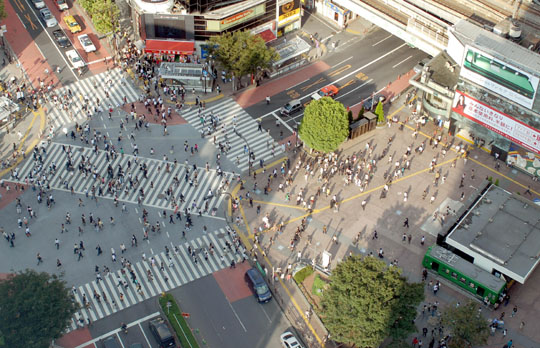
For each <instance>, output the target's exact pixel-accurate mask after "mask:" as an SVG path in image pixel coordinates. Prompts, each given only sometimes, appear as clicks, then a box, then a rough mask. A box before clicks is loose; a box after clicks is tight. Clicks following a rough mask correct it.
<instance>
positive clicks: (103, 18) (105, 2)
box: [80, 0, 120, 34]
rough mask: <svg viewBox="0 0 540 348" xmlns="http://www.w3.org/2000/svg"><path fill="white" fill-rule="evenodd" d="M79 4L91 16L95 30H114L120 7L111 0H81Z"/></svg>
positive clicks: (106, 31) (105, 32) (104, 31)
mask: <svg viewBox="0 0 540 348" xmlns="http://www.w3.org/2000/svg"><path fill="white" fill-rule="evenodd" d="M80 4H81V6H82V7H83V8H84V9H85V11H86V12H87V13H88V15H89V16H90V18H92V23H93V24H94V27H95V28H96V30H97V31H98V32H100V33H102V34H107V33H110V32H113V31H116V30H117V28H118V18H119V17H120V9H119V8H118V5H116V3H114V2H113V1H111V0H81V2H80Z"/></svg>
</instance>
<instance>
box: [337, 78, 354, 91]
mask: <svg viewBox="0 0 540 348" xmlns="http://www.w3.org/2000/svg"><path fill="white" fill-rule="evenodd" d="M355 83H356V80H354V79H353V80H350V81H348V82H347V83H345V84H344V85H343V86H341V87H339V89H342V88H345V87H347V86H350V85H352V84H355Z"/></svg>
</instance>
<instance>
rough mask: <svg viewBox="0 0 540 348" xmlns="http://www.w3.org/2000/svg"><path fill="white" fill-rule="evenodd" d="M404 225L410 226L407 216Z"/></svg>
mask: <svg viewBox="0 0 540 348" xmlns="http://www.w3.org/2000/svg"><path fill="white" fill-rule="evenodd" d="M403 227H407V228H409V218H405V221H404V222H403Z"/></svg>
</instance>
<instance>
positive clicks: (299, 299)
mask: <svg viewBox="0 0 540 348" xmlns="http://www.w3.org/2000/svg"><path fill="white" fill-rule="evenodd" d="M402 79H403V80H402V81H405V79H406V80H408V77H405V76H404V77H402ZM402 81H398V82H396V83H392V84H391V85H390V86H389V91H390V93H395V94H396V95H397V94H399V93H400V90H403V88H404V87H405V84H404V83H402ZM400 86H401V87H400ZM409 114H410V110H409V109H408V108H407V107H405V106H404V96H402V97H401V98H398V99H396V100H394V102H393V103H392V104H391V105H389V106H388V110H387V117H389V118H392V117H393V116H394V115H396V116H397V117H398V118H399V119H401V120H405V119H406V117H407V116H409ZM413 130H414V128H413V127H412V126H411V125H406V126H405V128H404V129H403V130H398V126H397V125H391V127H386V126H385V127H383V128H378V129H377V130H375V131H373V132H371V133H367V134H365V135H364V136H361V137H359V138H357V139H354V140H352V141H348V142H346V143H344V144H343V146H342V148H341V153H340V155H341V156H352V155H354V154H356V155H358V154H359V153H360V152H361V151H362V150H363V149H364V145H365V143H366V142H370V143H371V145H372V146H374V148H375V149H376V150H375V154H380V152H381V151H382V149H383V148H384V147H386V146H387V145H388V143H387V139H389V138H391V137H392V138H393V139H394V140H393V142H392V146H391V147H390V152H389V154H391V155H395V156H396V158H399V157H400V154H401V153H404V152H405V150H406V147H407V146H411V142H412V143H413V145H412V146H411V147H412V148H414V143H416V144H417V145H418V144H419V143H420V142H422V141H425V140H426V139H427V138H428V137H430V136H432V134H433V132H434V130H435V125H434V124H432V123H428V124H426V125H425V126H423V127H422V128H421V133H420V134H419V136H418V139H416V140H415V139H414V138H413V137H411V135H412V132H413ZM445 135H446V133H445ZM447 141H454V142H455V144H459V143H465V142H466V141H465V140H463V139H460V138H455V139H453V138H450V139H448V140H447ZM424 152H425V154H423V155H418V154H417V155H414V156H412V157H413V159H412V162H411V169H410V170H409V171H406V172H405V175H404V177H402V178H398V179H394V181H393V183H392V185H391V188H390V190H389V193H388V195H387V198H385V199H381V198H379V197H380V192H381V190H382V186H383V185H384V183H385V179H384V178H383V175H382V172H383V171H385V170H387V168H388V167H393V162H392V163H390V164H388V163H387V157H388V155H387V156H385V157H384V158H383V159H379V161H378V166H377V171H378V172H377V173H376V175H375V176H374V177H373V178H372V182H371V183H370V184H369V186H368V188H367V189H366V190H364V191H361V190H359V188H358V187H356V186H354V184H352V185H350V186H349V187H347V186H344V184H343V180H342V176H339V175H338V176H337V177H336V178H332V179H331V180H330V184H329V185H330V187H331V193H330V196H329V197H324V196H325V195H324V194H322V195H321V196H320V197H316V201H315V205H314V212H313V213H312V214H308V213H307V212H306V209H305V208H303V207H302V205H295V204H294V197H295V196H296V194H297V193H298V190H299V189H300V188H305V189H307V190H306V191H305V193H304V197H305V199H306V200H307V199H308V198H309V197H310V196H316V192H315V191H316V190H317V187H320V186H321V185H322V182H318V181H317V179H316V175H315V177H313V178H312V177H308V178H307V180H305V177H304V170H302V169H301V170H300V172H299V173H296V174H295V175H294V178H293V184H292V186H291V187H289V188H287V189H286V190H287V192H290V201H285V200H284V197H285V192H278V187H277V183H276V182H275V181H278V183H279V182H281V178H279V179H271V180H272V181H271V189H272V191H271V192H270V193H269V194H268V195H265V194H263V193H262V192H261V190H260V189H257V190H253V187H254V184H255V183H257V184H258V187H264V186H265V185H266V182H267V180H268V175H269V174H270V173H271V172H272V170H273V169H274V168H276V169H277V170H278V175H279V165H280V164H281V162H278V161H276V162H277V163H276V162H275V163H274V164H272V165H269V166H268V167H267V168H266V172H265V173H262V172H261V171H262V169H258V174H257V178H256V179H254V177H253V176H251V177H248V178H245V183H244V187H245V189H244V190H242V191H239V192H233V195H235V196H239V195H242V196H243V197H244V199H243V200H242V201H241V208H240V212H239V214H241V216H242V217H243V218H244V223H245V226H244V225H242V226H237V228H238V229H239V231H240V232H241V233H243V234H244V236H243V240H244V241H245V240H249V244H250V245H251V244H253V243H254V242H255V235H254V233H253V232H254V231H256V230H258V229H259V228H262V229H261V231H262V233H260V234H259V233H258V235H259V236H258V237H257V239H258V243H257V244H256V245H257V246H256V247H255V249H256V250H257V253H258V254H259V257H258V259H259V261H260V262H261V263H263V264H264V265H265V266H266V267H267V269H268V270H270V271H271V270H272V267H274V268H276V267H281V268H282V269H286V268H287V265H288V264H290V263H292V264H293V269H294V265H295V264H296V263H297V253H298V252H300V253H301V257H302V260H308V262H309V260H311V259H315V260H318V258H319V257H320V255H321V253H322V251H323V250H326V251H328V252H329V253H330V254H331V255H332V257H331V266H330V268H331V269H332V268H334V267H335V266H336V265H337V263H339V262H341V260H343V259H344V258H345V257H346V256H347V255H349V253H353V254H356V253H362V254H364V255H367V254H369V253H370V252H373V253H375V254H376V253H377V251H378V250H379V248H383V249H384V252H385V260H387V262H390V261H393V260H395V261H396V262H399V266H400V267H401V268H402V269H403V274H404V275H405V276H406V277H407V278H408V279H409V280H410V281H420V280H421V270H422V266H421V260H422V258H423V256H424V253H425V252H426V249H427V247H428V246H430V245H433V244H435V242H436V238H435V237H434V236H431V235H429V234H427V233H425V232H424V231H422V230H421V226H422V225H423V224H424V222H425V221H427V220H428V219H430V218H431V217H432V215H433V212H434V211H435V210H436V209H438V208H439V205H441V204H443V201H444V200H445V199H447V198H449V199H451V200H454V201H458V202H459V197H460V194H461V192H462V191H463V192H464V194H465V197H469V196H470V195H472V194H474V193H476V189H475V186H478V185H479V184H480V182H482V181H483V180H484V179H485V177H488V176H492V177H493V178H494V180H496V179H499V180H500V186H501V187H502V188H504V189H506V190H508V191H510V192H521V193H523V192H524V191H525V189H526V188H527V186H528V185H530V186H531V191H533V196H534V197H538V196H540V193H539V192H540V183H538V182H533V181H532V179H531V178H530V177H529V176H527V175H525V174H524V173H521V172H517V171H515V170H512V169H511V168H507V167H506V166H502V167H501V168H500V170H498V171H497V170H495V168H494V167H493V166H492V165H491V163H493V158H492V157H491V156H490V155H489V154H488V153H486V152H484V151H483V150H481V149H473V150H472V151H471V154H470V156H469V161H468V162H465V161H464V160H462V159H460V160H458V162H457V166H456V167H455V168H452V167H451V162H453V160H454V158H456V156H458V154H456V153H454V152H453V151H450V153H449V154H448V155H447V156H446V158H442V159H439V161H440V163H439V164H438V165H437V166H438V168H440V169H442V171H443V175H445V176H447V178H448V180H447V181H446V183H444V184H439V185H438V186H437V187H434V186H433V185H432V184H431V183H432V181H433V174H431V173H428V171H427V170H426V168H428V167H429V162H430V160H431V159H432V158H434V157H436V156H437V154H438V153H439V152H440V149H434V148H432V147H428V148H426V150H425V151H424ZM287 156H288V161H289V163H290V168H291V169H293V168H294V167H295V165H296V163H297V161H298V159H299V154H294V153H293V152H288V153H287ZM342 158H343V157H342ZM472 168H474V169H475V171H476V178H475V179H474V180H471V179H470V178H469V176H468V179H467V184H466V185H465V187H464V188H462V189H458V188H457V185H458V184H459V180H460V177H461V174H462V173H469V172H470V171H471V169H472ZM287 169H288V168H286V170H287ZM426 185H429V186H431V189H432V191H430V195H434V196H435V197H436V199H435V202H434V204H430V200H429V199H427V200H422V199H420V198H421V197H420V196H421V194H422V191H423V190H424V188H425V186H426ZM433 190H436V191H435V192H434V191H433ZM247 191H250V192H251V195H252V198H253V201H254V202H253V204H254V206H253V208H251V207H250V206H249V204H248V201H247V200H246V199H245V195H246V192H247ZM403 192H408V193H409V195H408V200H405V201H404V199H403V197H404V194H403ZM334 194H335V195H337V197H338V201H339V202H341V204H340V208H339V211H336V210H333V209H330V207H329V205H328V204H329V200H330V197H331V196H332V195H334ZM527 198H530V199H532V198H533V197H527ZM362 200H366V201H367V207H366V210H367V211H366V212H365V213H364V212H363V211H359V209H358V207H359V205H360V202H361V201H362ZM258 206H259V207H260V212H259V213H258V212H257V210H258V209H259V208H257V207H258ZM256 208H257V209H256ZM265 214H268V216H269V220H270V224H271V226H277V225H278V224H280V223H282V224H284V229H283V232H282V233H279V232H276V230H275V229H274V228H271V229H264V228H263V227H262V226H263V222H262V217H263V216H265ZM304 217H305V218H308V221H307V228H306V231H305V232H303V233H302V238H301V240H300V242H298V243H297V244H296V245H297V246H296V248H295V249H294V250H289V248H288V246H289V245H290V240H291V239H292V238H293V236H294V234H295V231H296V227H297V226H298V225H299V224H300V220H301V219H303V218H304ZM406 217H408V218H410V221H412V222H411V228H410V229H406V230H404V228H402V224H403V220H404V219H405V218H406ZM323 226H327V229H328V233H327V234H324V233H323V232H322V228H323ZM374 230H377V232H378V238H377V239H374V238H372V236H373V231H374ZM405 231H406V232H407V233H408V234H410V235H411V236H412V243H403V242H402V238H401V236H402V233H404V232H405ZM334 235H335V236H336V237H337V240H338V243H334V242H333V240H332V237H333V236H334ZM357 236H359V239H358V242H356V238H357ZM422 236H424V237H425V245H421V244H420V239H421V237H422ZM270 238H272V239H273V242H270ZM261 250H264V254H266V256H263V254H261ZM538 273H539V272H538V271H537V272H536V274H538ZM533 278H536V280H533V279H531V280H530V284H527V285H525V286H519V285H517V286H515V287H514V288H513V289H512V291H511V294H512V296H514V291H515V293H519V297H517V296H516V299H515V300H513V301H512V302H511V305H514V304H515V305H517V306H518V307H519V308H520V309H519V312H518V315H519V316H518V319H517V320H515V321H514V322H511V323H509V324H508V327H507V328H508V330H509V335H510V334H511V335H512V337H514V342H515V343H516V347H523V348H525V347H527V348H529V347H530V346H529V343H530V342H540V332H538V330H536V329H534V328H532V327H531V326H535V325H536V320H535V318H536V316H537V314H536V313H537V309H538V308H536V307H537V306H536V305H535V303H538V302H539V301H540V298H539V296H540V295H539V294H538V293H535V291H534V289H535V288H536V287H537V286H538V283H539V282H540V275H539V276H536V277H533ZM277 289H278V290H277V291H278V293H279V295H278V296H279V297H280V298H282V299H283V301H284V304H285V312H286V313H287V314H288V315H290V314H291V313H289V310H292V311H293V313H294V315H295V316H296V318H293V319H292V320H291V322H292V323H293V325H294V326H296V327H299V328H300V330H301V331H302V332H303V333H304V334H305V333H308V335H307V336H308V337H315V335H313V334H311V333H310V332H312V331H314V332H315V333H316V336H317V337H318V338H320V339H322V338H324V337H325V335H326V331H325V328H324V326H323V325H322V324H320V322H319V321H318V320H314V317H315V315H314V317H312V318H311V320H309V321H308V320H307V318H306V317H305V315H304V312H305V311H306V310H307V309H308V308H309V307H310V306H309V304H308V302H307V301H306V299H305V297H304V295H303V294H302V293H300V292H299V291H298V290H297V288H296V286H294V284H292V283H289V282H287V281H286V280H283V281H279V284H278V285H277ZM443 293H447V295H444V297H446V299H445V300H444V301H442V300H440V299H438V300H439V301H441V303H442V304H450V303H452V302H453V301H456V300H457V301H460V302H461V303H464V302H465V301H466V300H467V299H468V297H467V296H464V295H463V294H462V293H461V292H458V291H455V290H454V289H453V287H449V288H448V291H443V292H442V293H441V295H438V297H443V295H442V294H443ZM433 301H434V299H433V296H431V294H430V292H429V291H428V292H426V303H427V302H433ZM502 310H504V309H499V311H498V312H497V313H489V314H488V313H486V315H487V316H488V317H489V316H490V315H491V317H492V318H493V317H494V316H498V315H499V314H498V313H499V312H501V311H502ZM510 310H511V307H510V308H509V307H507V308H506V311H507V314H508V313H509V311H510ZM486 312H487V310H486ZM300 319H301V320H300ZM421 319H422V318H419V322H418V328H419V330H421V329H422V327H423V326H422V325H426V322H425V321H422V320H421ZM426 320H427V318H426ZM520 320H523V321H525V322H526V323H527V325H528V326H526V327H525V330H523V331H522V332H520V331H519V322H520ZM308 322H309V325H308V324H307V323H308ZM302 323H303V324H302ZM430 325H432V324H430ZM432 326H433V325H432ZM416 336H421V332H420V333H419V334H416ZM499 336H500V334H499ZM499 336H495V337H494V338H490V341H489V342H490V345H488V347H492V346H494V345H495V346H496V345H497V344H498V342H499V341H500V337H499ZM412 337H414V336H412V335H411V338H412ZM311 340H312V341H313V342H315V341H317V339H316V338H312V339H311ZM307 343H309V342H306V344H307ZM427 343H428V342H425V344H426V346H427ZM308 346H309V347H312V346H313V347H315V346H317V345H316V344H314V343H313V344H311V343H310V344H308Z"/></svg>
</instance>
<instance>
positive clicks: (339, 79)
mask: <svg viewBox="0 0 540 348" xmlns="http://www.w3.org/2000/svg"><path fill="white" fill-rule="evenodd" d="M343 35H346V34H343ZM332 41H337V42H338V43H337V45H336V48H335V50H334V51H332V49H331V48H329V49H330V52H329V54H328V55H327V56H326V57H325V58H324V59H323V61H324V62H325V63H326V64H328V65H329V66H330V68H329V69H328V70H326V71H325V72H323V73H321V74H318V75H315V76H313V77H311V78H309V79H306V80H305V81H303V82H301V83H300V84H298V85H296V86H293V87H291V88H289V89H287V90H284V91H282V92H280V93H278V94H275V95H272V96H271V100H272V101H271V106H272V108H271V110H272V111H273V112H274V114H275V115H279V108H281V106H283V105H285V104H286V103H287V102H288V101H290V100H291V99H300V100H301V101H302V103H306V102H307V101H309V99H310V95H311V94H313V93H315V92H316V91H318V90H319V89H320V88H322V87H324V86H327V85H329V84H335V85H336V86H337V87H338V88H339V89H340V90H339V94H338V96H337V97H336V98H335V99H336V100H339V101H340V102H342V103H343V104H344V105H345V106H353V105H355V104H358V103H360V102H362V101H363V100H365V99H366V98H368V97H370V96H371V95H372V93H375V92H378V91H380V90H381V89H382V88H384V87H385V86H386V85H388V83H390V82H392V81H394V80H395V79H396V78H397V77H398V76H399V75H401V74H404V73H406V72H408V71H410V70H411V69H412V68H413V67H414V66H415V65H416V64H417V63H418V62H419V61H420V60H422V59H423V58H425V57H426V54H425V53H424V52H422V51H420V50H418V49H415V48H411V47H410V46H408V45H407V44H406V43H405V42H404V41H402V40H401V39H399V38H397V37H395V36H393V35H391V34H389V33H388V32H386V31H384V30H383V29H376V30H374V31H373V32H372V33H370V34H369V35H367V36H366V37H364V38H362V39H357V40H354V39H353V40H347V42H348V43H347V44H346V45H344V46H340V44H339V42H340V41H342V40H341V39H340V38H339V36H338V35H336V36H334V38H333V40H332ZM276 108H277V109H276ZM245 110H246V111H247V112H248V113H249V114H250V115H251V116H252V117H253V118H259V117H261V116H263V117H264V116H265V115H266V116H270V117H264V118H263V121H262V123H263V127H264V128H265V129H267V128H270V129H271V134H272V136H274V138H276V139H279V131H280V130H282V131H284V137H287V136H289V135H291V134H292V132H291V129H294V128H295V124H296V123H300V121H301V120H302V116H303V113H302V112H298V113H296V114H293V115H292V116H291V117H281V115H279V117H280V118H281V120H282V121H283V122H285V123H286V124H287V125H288V127H281V128H277V127H275V122H276V119H275V116H273V115H271V114H269V112H270V110H269V108H268V105H266V102H265V101H262V102H260V103H257V104H255V105H253V106H250V107H248V108H246V109H245Z"/></svg>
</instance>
